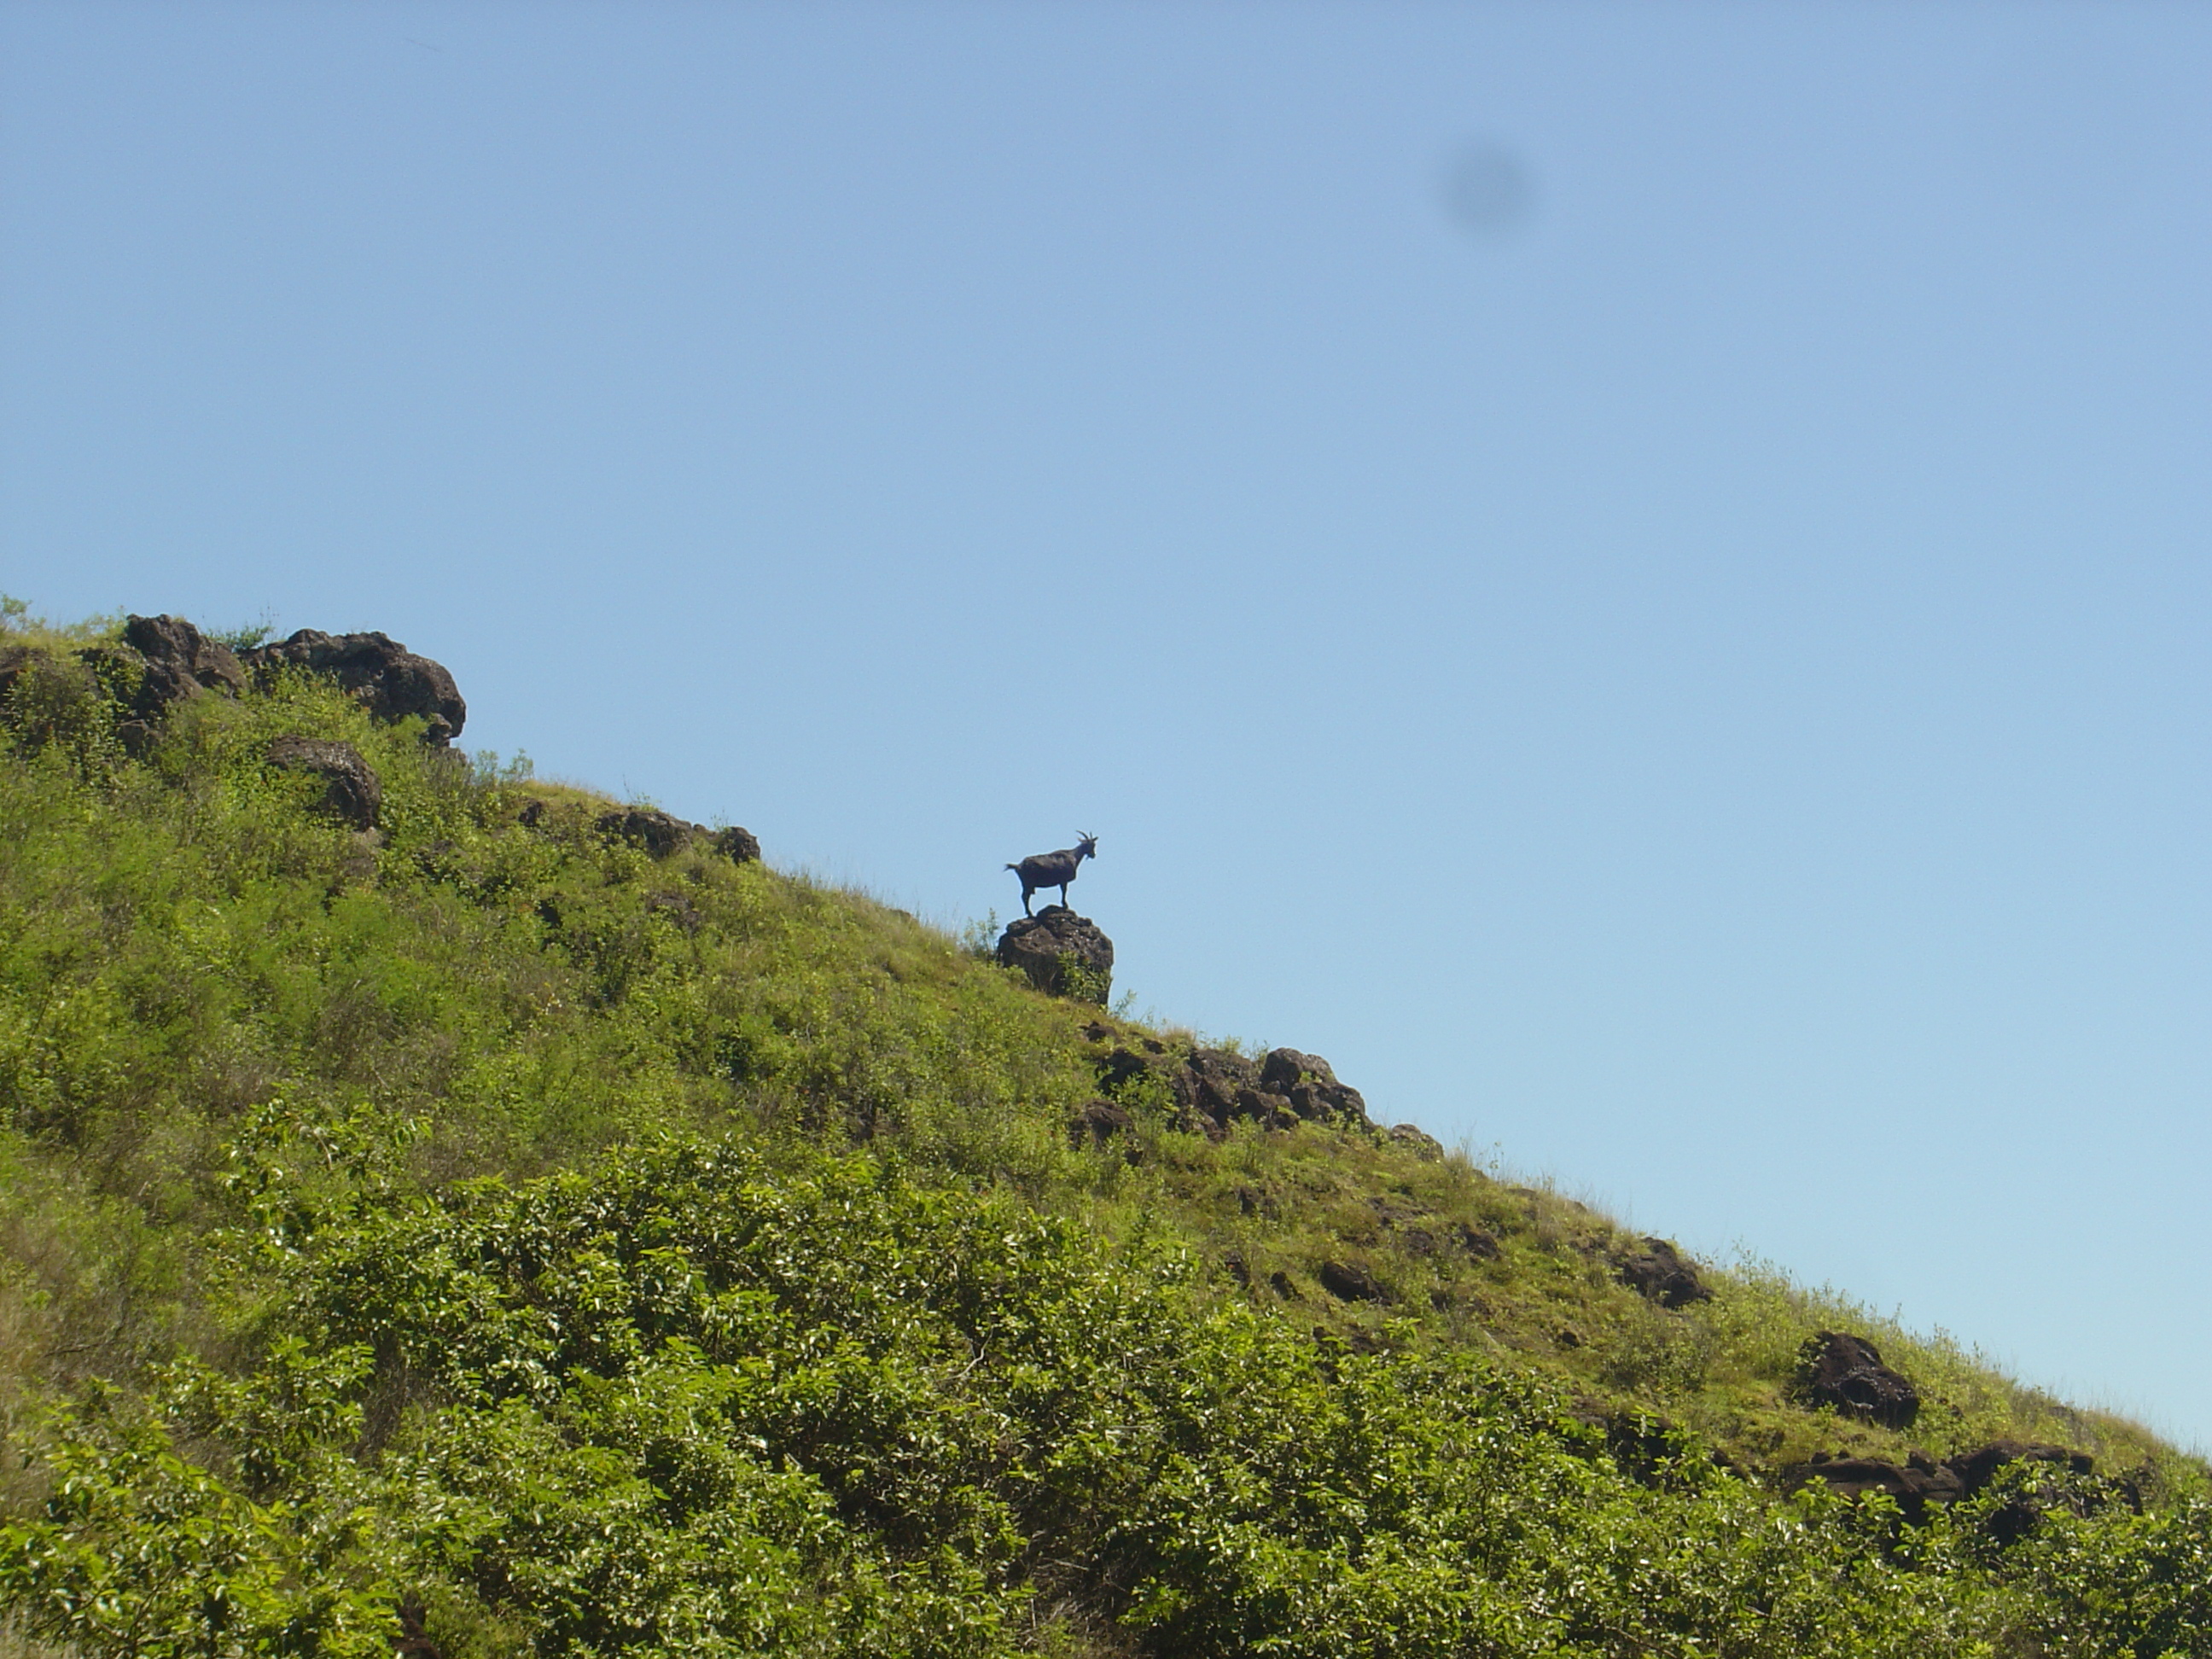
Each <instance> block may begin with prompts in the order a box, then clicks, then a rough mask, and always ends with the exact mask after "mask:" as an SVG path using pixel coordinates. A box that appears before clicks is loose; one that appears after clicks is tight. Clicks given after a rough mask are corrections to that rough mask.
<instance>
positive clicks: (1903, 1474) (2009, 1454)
mask: <svg viewBox="0 0 2212 1659" xmlns="http://www.w3.org/2000/svg"><path fill="white" fill-rule="evenodd" d="M2012 1464H2030V1465H2034V1466H2037V1467H2038V1468H2042V1469H2047V1470H2049V1471H2050V1474H2051V1476H2052V1477H2054V1478H2053V1479H2051V1480H2043V1479H2041V1478H2040V1477H2038V1478H2032V1479H2030V1480H2025V1481H2022V1482H2021V1483H2020V1484H2019V1486H2018V1487H2017V1488H2016V1489H2015V1492H2014V1493H2013V1495H2012V1496H2010V1497H2009V1498H2007V1499H2006V1500H2005V1501H2004V1502H2003V1503H2002V1504H1998V1505H1996V1508H1994V1509H1992V1510H1990V1511H1989V1513H1988V1514H1987V1515H1985V1516H1984V1517H1983V1518H1982V1526H1983V1528H1984V1530H1985V1531H1987V1532H1988V1533H1989V1534H1990V1535H1991V1536H1993V1537H1994V1538H1996V1541H1998V1542H1999V1543H2004V1544H2008V1543H2011V1542H2012V1541H2014V1540H2015V1539H2017V1538H2021V1537H2023V1536H2025V1535H2026V1534H2027V1533H2028V1532H2030V1531H2031V1530H2033V1528H2034V1526H2035V1524H2036V1522H2038V1521H2039V1520H2040V1519H2041V1518H2042V1517H2043V1516H2044V1515H2045V1512H2047V1511H2048V1510H2052V1509H2063V1510H2068V1511H2069V1512H2071V1513H2074V1514H2087V1513H2089V1512H2090V1511H2092V1510H2096V1509H2098V1508H2100V1507H2102V1506H2103V1505H2104V1504H2106V1503H2108V1502H2110V1501H2111V1500H2112V1498H2113V1497H2114V1496H2115V1495H2117V1496H2118V1497H2119V1498H2121V1499H2122V1500H2124V1501H2127V1502H2130V1503H2131V1504H2132V1503H2134V1502H2136V1501H2137V1500H2136V1498H2135V1497H2134V1494H2133V1493H2132V1492H2131V1490H2130V1488H2128V1487H2127V1486H2126V1485H2125V1483H2124V1482H2118V1481H2105V1482H2097V1481H2090V1482H2088V1484H2087V1486H2084V1485H2083V1483H2082V1481H2081V1480H2075V1481H2073V1482H2071V1483H2070V1484H2069V1482H2067V1481H2066V1480H2064V1479H2063V1477H2066V1476H2079V1477H2083V1478H2085V1479H2086V1478H2087V1476H2089V1475H2090V1474H2092V1473H2093V1470H2094V1469H2095V1468H2096V1459H2094V1458H2093V1457H2092V1456H2090V1455H2089V1454H2088V1453H2087V1452H2078V1451H2069V1449H2066V1448H2065V1447H2063V1446H2051V1445H2044V1444H2041V1443H2032V1442H2025V1441H2019V1440H1996V1441H1992V1442H1990V1443H1989V1444H1988V1445H1986V1446H1983V1447H1980V1448H1978V1449H1976V1450H1973V1451H1970V1452H1961V1453H1960V1454H1959V1455H1957V1456H1955V1457H1947V1458H1945V1459H1944V1460H1943V1461H1942V1462H1941V1463H1938V1462H1935V1461H1934V1460H1933V1459H1931V1458H1929V1457H1928V1456H1927V1455H1925V1454H1923V1453H1921V1452H1913V1453H1911V1455H1908V1456H1907V1457H1906V1459H1905V1462H1904V1463H1902V1464H1897V1463H1892V1462H1887V1461H1886V1460H1884V1459H1882V1458H1878V1457H1836V1456H1832V1455H1830V1454H1828V1453H1826V1452H1817V1453H1815V1454H1814V1456H1813V1458H1812V1460H1811V1461H1810V1462H1805V1463H1794V1464H1791V1465H1790V1466H1789V1467H1788V1468H1784V1470H1783V1471H1782V1479H1783V1484H1784V1487H1785V1488H1787V1489H1788V1490H1790V1491H1792V1492H1795V1491H1796V1490H1797V1489H1798V1488H1799V1487H1801V1486H1807V1485H1808V1484H1809V1483H1811V1482H1812V1481H1814V1480H1820V1481H1823V1482H1825V1483H1826V1485H1827V1486H1829V1487H1830V1488H1831V1489H1832V1490H1833V1491H1834V1492H1837V1493H1838V1494H1839V1495H1841V1496H1843V1497H1845V1498H1857V1497H1858V1496H1860V1495H1861V1494H1862V1493H1864V1492H1887V1493H1888V1494H1889V1496H1890V1497H1892V1498H1895V1499H1896V1500H1897V1506H1898V1508H1899V1510H1902V1511H1903V1512H1904V1515H1905V1519H1906V1520H1908V1521H1912V1522H1919V1521H1923V1520H1925V1519H1926V1518H1927V1514H1928V1506H1929V1504H1955V1503H1958V1502H1960V1501H1961V1500H1962V1499H1965V1498H1976V1497H1978V1496H1980V1495H1981V1494H1982V1493H1983V1492H1986V1491H1988V1490H1989V1488H1990V1486H1991V1484H1992V1483H1994V1482H1995V1481H1996V1478H1997V1475H1998V1474H1999V1472H2000V1471H2002V1469H2004V1468H2006V1467H2007V1466H2008V1465H2012Z"/></svg>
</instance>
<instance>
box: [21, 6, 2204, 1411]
mask: <svg viewBox="0 0 2212 1659" xmlns="http://www.w3.org/2000/svg"><path fill="white" fill-rule="evenodd" d="M2208 84H2212V12H2207V11H2206V10H2204V9H2203V8H2201V7H2190V6H2183V5H2168V6H2131V5H2122V4H2100V5H2094V6H2092V5H2071V6H2068V5H2048V6H2037V5H2030V4H2019V5H2008V6H2002V7H2000V6H1943V5H1939V4H1916V5H1912V6H1896V5H1887V6H1876V5H1820V4H1790V5H1784V4H1771V5H1765V6H1753V5H1734V6H1694V5H1686V4H1680V5H1665V4H1638V5H1634V6H1598V5H1589V6H1578V5H1574V4H1569V3H1557V0H1547V3H1543V4H1530V5H1523V6H1475V5H1465V6H1445V5H1401V6H1393V5H1388V4H1380V3H1359V4H1344V5H1312V6H1296V5H1267V6H1261V5H1217V6H1201V5H1182V6H1169V5H1150V6H1137V5H1084V4H1073V3H1071V4H1066V5H1060V6H949V5H923V4H902V5H898V6H854V5H834V4H819V5H808V6H804V7H799V6H757V7H748V6H742V5H736V4H729V5H705V4H660V5H655V4H650V3H625V4H621V5H614V4H606V5H573V6H560V5H554V4H530V5H522V4H512V5H492V4H472V5H396V4H395V5H377V4H337V3H331V4H282V5H274V4H272V5H258V6H229V5H222V4H216V3H200V4H195V5H192V6H169V5H155V4H143V5H129V6H126V5H113V4H106V3H100V0H71V3H69V4H66V5H58V6H48V5H31V4H24V3H20V0H6V3H0V586H4V587H5V589H6V590H7V591H8V592H12V593H15V594H18V595H21V596H22V597H25V598H27V599H30V600H32V601H33V604H34V605H36V606H37V607H39V608H40V609H41V610H43V611H46V612H47V613H49V614H51V615H54V616H57V617H69V616H75V615H82V614H85V613H88V612H91V611H104V610H112V609H117V608H128V609H131V610H137V611H162V610H167V611H175V612H179V613H182V614H185V615H188V616H191V617H195V618H197V619H198V620H200V621H201V622H203V623H209V624H213V625H232V624H236V623H242V622H246V621H250V620H252V619H254V618H256V617H259V616H261V615H263V614H264V613H266V614H267V615H269V616H270V617H271V618H273V620H274V621H275V622H276V623H277V624H278V625H279V626H280V627H281V628H283V629H287V630H289V629H292V628H295V627H302V626H313V627H321V628H326V629H353V628H381V629H385V630H386V631H387V632H389V633H391V634H392V635H395V636H397V637H398V638H400V639H402V640H404V641H406V642H407V643H408V644H409V645H410V646H411V647H414V648H416V649H417V650H420V651H423V652H425V653H428V654H430V655H433V656H435V657H437V658H439V659H441V660H442V661H444V662H446V663H447V665H450V666H451V667H452V668H453V671H454V672H455V673H456V675H457V676H458V678H459V681H460V684H461V686H462V689H463V690H464V691H465V694H466V695H467V696H468V698H469V702H470V709H471V712H470V718H469V722H468V729H467V732H466V733H465V737H464V739H463V741H464V743H465V744H468V745H470V746H482V747H490V748H495V749H497V750H502V751H507V752H512V751H513V750H518V749H521V750H527V751H528V752H529V753H530V755H531V756H532V757H534V759H535V760H536V761H537V763H538V765H539V767H540V769H541V770H543V771H544V772H547V773H550V774H554V775H566V776H569V777H573V778H577V779H580V780H585V781H592V782H594V783H597V784H599V785H602V786H605V787H609V788H611V789H616V790H620V791H626V792H629V793H635V794H638V795H644V796H650V797H652V798H653V799H657V800H659V802H661V803H662V804H664V805H667V806H669V807H671V808H673V809H675V810H678V811H682V812H684V813H685V814H687V815H689V816H690V817H697V818H702V819H713V818H722V819H726V820H728V821H733V822H737V823H744V824H745V825H747V826H749V827H750V828H751V829H754V830H755V831H756V832H757V834H758V835H759V836H761V838H762V841H763V843H764V844H765V846H766V848H767V849H768V853H769V858H770V860H772V861H774V862H777V863H780V864H781V865H783V866H787V867H793V868H805V869H807V870H810V871H812V872H816V873H817V874H820V875H822V876H824V877H827V878H832V879H836V880H842V881H849V882H854V883H860V884H865V885H866V886H867V887H868V888H869V889H871V890H873V891H875V892H877V893H878V894H879V895H880V896H884V898H886V899H888V900H890V902H895V903H900V904H903V905H906V906H908V908H915V909H918V910H920V911H921V912H923V913H925V914H927V915H932V916H934V917H936V918H938V919H940V920H943V921H947V922H948V923H954V924H957V923H958V922H960V921H964V920H965V919H968V918H971V917H977V916H981V915H984V914H985V913H986V912H987V911H989V910H991V909H992V908H996V909H997V910H998V911H999V912H1000V915H1002V916H1003V915H1005V914H1006V912H1008V911H1009V910H1010V909H1012V908H1016V906H1017V905H1018V895H1017V891H1016V889H1015V886H1014V884H1013V881H1012V878H1011V877H1009V876H1007V875H1006V874H1005V873H1004V872H1003V871H1002V870H1001V869H1000V866H1001V865H1002V864H1003V863H1005V862H1006V860H1010V859H1014V858H1018V857H1019V856H1021V855H1022V854H1025V853H1030V852H1034V851H1037V850H1041V849H1042V848H1050V847H1059V846H1064V845H1066V844H1067V843H1068V842H1071V841H1072V840H1073V838H1074V836H1075V835H1076V833H1077V832H1078V831H1079V830H1086V829H1087V830H1096V831H1097V833H1098V834H1099V836H1100V837H1101V842H1100V848H1099V852H1100V857H1099V860H1098V861H1097V863H1096V864H1094V865H1090V866H1085V872H1084V874H1083V877H1082V878H1081V884H1080V885H1079V886H1078V887H1077V888H1076V889H1075V890H1074V895H1073V896H1074V897H1075V898H1076V899H1077V900H1078V901H1079V908H1082V909H1084V910H1085V912H1086V913H1087V914H1089V915H1091V916H1093V917H1094V918H1096V919H1097V921H1099V922H1100V923H1101V925H1103V927H1106V929H1107V930H1108V931H1109V933H1111V934H1112V935H1113V937H1114V939H1115V943H1116V946H1117V950H1118V951H1119V959H1120V964H1121V966H1120V983H1121V986H1122V987H1125V988H1127V990H1129V991H1132V992H1133V993H1134V994H1135V996H1136V998H1137V1000H1138V1003H1139V1007H1140V1008H1150V1009H1152V1010H1154V1011H1156V1012H1158V1014H1160V1015H1162V1016H1164V1017H1165V1018H1171V1019H1174V1020H1177V1021H1181V1022H1184V1023H1188V1024H1193V1025H1195V1026H1197V1027H1199V1028H1200V1029H1201V1030H1206V1031H1207V1032H1210V1033H1213V1034H1216V1035H1236V1036H1242V1037H1244V1038H1247V1039H1251V1040H1259V1041H1264V1042H1287V1043H1291V1044H1293V1045H1295V1046H1297V1047H1299V1048H1308V1049H1313V1050H1316V1051H1318V1052H1321V1053H1322V1054H1327V1055H1328V1056H1329V1058H1330V1059H1331V1060H1334V1062H1335V1063H1336V1065H1337V1067H1338V1069H1339V1070H1340V1073H1343V1075H1345V1076H1346V1078H1347V1079H1350V1080H1351V1081H1352V1082H1354V1083H1355V1084H1357V1085H1359V1086H1360V1087H1361V1088H1362V1089H1363V1090H1364V1091H1365V1092H1366V1094H1367V1096H1368V1097H1369V1100H1370V1103H1371V1104H1372V1105H1373V1107H1374V1108H1375V1109H1376V1112H1377V1114H1378V1115H1382V1116H1384V1117H1386V1118H1388V1119H1393V1120H1398V1119H1410V1120H1413V1121H1418V1122H1419V1123H1421V1124H1423V1125H1425V1127H1428V1128H1430V1129H1431V1130H1432V1131H1433V1132H1435V1133H1437V1134H1438V1135H1440V1136H1442V1137H1443V1138H1445V1139H1460V1138H1462V1137H1463V1138H1465V1139H1468V1140H1469V1141H1470V1142H1471V1143H1472V1144H1473V1145H1474V1146H1475V1147H1476V1148H1477V1149H1490V1148H1495V1150H1496V1152H1497V1154H1498V1156H1499V1157H1501V1158H1503V1159H1504V1161H1505V1162H1506V1163H1507V1164H1509V1165H1510V1166H1511V1167H1513V1168H1515V1169H1516V1170H1522V1171H1524V1172H1531V1173H1540V1174H1549V1175H1551V1176H1554V1177H1556V1178H1557V1179H1558V1180H1559V1181H1560V1182H1561V1183H1562V1184H1563V1185H1564V1186H1565V1187H1566V1188H1568V1189H1569V1190H1571V1191H1576V1192H1579V1193H1582V1194H1585V1195H1587V1196H1589V1197H1592V1198H1594V1199H1595V1200H1599V1201H1601V1202H1603V1203H1605V1204H1607V1205H1608V1206H1611V1207H1613V1209H1615V1210H1616V1211H1617V1212H1622V1213H1624V1214H1626V1216H1628V1217H1629V1218H1632V1220H1633V1221H1634V1222H1636V1223H1637V1224H1638V1225H1643V1226H1645V1227H1648V1228H1650V1229H1653V1230H1656V1231H1665V1232H1668V1233H1669V1234H1672V1235H1674V1236H1676V1237H1680V1239H1681V1240H1682V1241H1683V1242H1684V1243H1686V1244H1688V1245H1690V1246H1691V1247H1692V1248H1694V1249H1699V1250H1702V1251H1706V1252H1709V1253H1714V1254H1719V1255H1726V1254H1728V1253H1729V1251H1731V1250H1732V1249H1736V1248H1738V1247H1742V1248H1747V1249H1751V1250H1753V1251H1755V1252H1757V1253H1758V1254H1759V1255H1763V1256H1765V1257H1767V1258H1770V1259H1771V1260H1773V1261H1777V1262H1778V1263H1780V1264H1782V1265H1783V1266H1785V1267H1788V1268H1790V1270H1791V1271H1793V1272H1795V1273H1797V1274H1799V1275H1800V1276H1802V1278H1804V1279H1808V1280H1809V1281H1812V1282H1815V1283H1818V1282H1821V1281H1832V1282H1833V1283H1834V1284H1835V1285H1838V1286H1839V1287H1841V1288H1844V1289H1845V1290H1847V1291H1851V1292H1853V1293H1855V1294H1857V1295H1858V1296H1860V1297H1863V1298H1864V1299H1866V1300H1868V1301H1869V1302H1871V1303H1873V1304H1876V1305H1878V1306H1879V1307H1881V1308H1882V1309H1884V1310H1889V1309H1893V1308H1894V1309H1896V1310H1899V1311H1900V1312H1901V1313H1902V1315H1903V1316H1904V1317H1905V1319H1906V1320H1907V1321H1908V1322H1911V1323H1913V1324H1915V1325H1917V1326H1919V1327H1922V1328H1927V1327H1932V1326H1942V1327H1944V1328H1948V1329H1949V1330H1951V1331H1953V1332H1954V1333H1956V1334H1958V1335H1959V1336H1960V1338H1961V1339H1962V1340H1966V1341H1968V1342H1972V1343H1979V1344H1981V1345H1983V1346H1984V1347H1986V1348H1987V1349H1988V1351H1989V1352H1990V1353H1991V1354H1992V1356H1993V1357H1995V1358H1997V1359H1999V1360H2000V1361H2002V1362H2003V1363H2006V1364H2009V1365H2011V1366H2013V1367H2014V1368H2015V1369H2016V1370H2018V1371H2019V1372H2020V1373H2021V1374H2022V1375H2023V1376H2026V1377H2027V1378H2028V1379H2029V1380H2031V1381H2035V1382H2039V1383H2046V1384H2049V1385H2051V1386H2054V1387H2057V1388H2059V1389H2064V1390H2067V1391H2069V1392H2070V1393H2072V1394H2073V1395H2075V1396H2076V1397H2081V1398H2086V1399H2087V1400H2089V1401H2093V1402H2094V1403H2099V1404H2104V1405H2110V1406H2113V1407H2119V1408H2122V1409H2126V1410H2130V1411H2133V1412H2136V1413H2140V1414H2142V1415H2143V1416H2144V1417H2146V1418H2147V1419H2148V1420H2150V1421H2151V1422H2152V1423H2154V1425H2158V1426H2160V1427H2161V1428H2163V1429H2165V1430H2166V1431H2169V1432H2172V1433H2174V1434H2176V1435H2179V1436H2180V1437H2184V1438H2185V1439H2188V1440H2191V1441H2194V1442H2196V1443H2199V1444H2208V1443H2212V1397H2208V1396H2207V1395H2206V1393H2205V1390H2204V1386H2203V1377H2204V1376H2206V1375H2207V1374H2212V1306H2208V1304H2212V1290H2208V1289H2207V1278H2206V1274H2205V1273H2204V1270H2203V1267H2202V1265H2201V1255H2202V1244H2201V1238H2200V1231H2201V1223H2202V1220H2203V1214H2204V1209H2205V1194H2206V1191H2207V1186H2208V1178H2212V1129H2209V1128H2208V1114H2207V1106H2208V1099H2212V1043H2208V1035H2212V1033H2208V1025H2207V1011H2208V1006H2212V1003H2209V1002H2208V996H2212V952H2209V951H2208V945H2212V931H2208V922H2212V885H2209V884H2208V880H2207V876H2206V864H2207V860H2206V856H2205V854H2206V848H2207V829H2208V809H2209V808H2212V787H2208V786H2209V785H2212V778H2208V773H2207V767H2206V758H2205V756H2206V748H2205V736H2206V732H2205V726H2206V708H2207V697H2206V694H2207V691H2208V690H2212V686H2208V678H2212V672H2209V671H2208V658H2207V653H2206V651H2205V648H2204V645H2205V640H2206V634H2207V624H2208V622H2212V562H2208V552H2212V548H2208V532H2212V482H2208V480H2212V469H2208V467H2207V465H2206V456H2207V438H2208V435H2212V432H2208V428H2212V420H2209V419H2208V412H2209V411H2208V406H2207V387H2208V386H2212V372H2208V371H2212V351H2208V346H2212V305H2208V301H2207V299H2206V295H2207V294H2208V293H2212V188H2209V187H2208V186H2212V100H2207V99H2206V98H2205V97H2204V96H2203V88H2205V87H2206V86H2207V85H2208Z"/></svg>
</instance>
